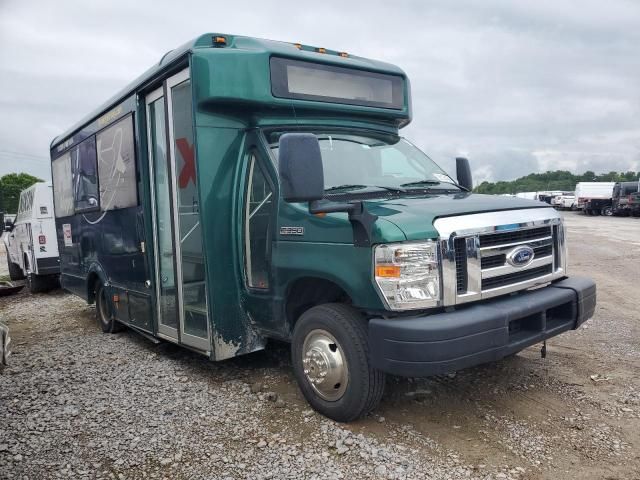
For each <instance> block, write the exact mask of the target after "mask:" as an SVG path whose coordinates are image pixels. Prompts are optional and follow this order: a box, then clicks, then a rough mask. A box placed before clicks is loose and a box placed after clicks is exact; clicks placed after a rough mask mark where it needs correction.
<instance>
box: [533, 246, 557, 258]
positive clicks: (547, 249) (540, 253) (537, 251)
mask: <svg viewBox="0 0 640 480" xmlns="http://www.w3.org/2000/svg"><path fill="white" fill-rule="evenodd" d="M533 253H534V255H535V258H541V257H546V256H549V255H551V254H552V253H553V246H552V245H551V244H549V245H544V246H542V247H536V248H534V249H533Z"/></svg>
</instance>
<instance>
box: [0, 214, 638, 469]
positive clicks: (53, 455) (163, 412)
mask: <svg viewBox="0 0 640 480" xmlns="http://www.w3.org/2000/svg"><path fill="white" fill-rule="evenodd" d="M566 218H567V225H568V228H569V245H570V262H571V274H573V275H578V274H585V275H590V276H592V277H594V278H595V279H596V281H597V282H598V289H599V291H598V301H599V304H598V309H597V312H596V316H595V318H594V319H592V320H591V321H589V322H588V323H587V324H586V325H585V326H584V327H582V328H581V329H579V330H577V331H574V332H569V333H567V334H565V335H562V336H560V337H556V338H555V339H553V340H552V341H550V342H549V346H548V356H547V358H546V359H541V358H540V354H539V346H535V347H531V348H529V349H527V350H525V351H523V352H522V353H520V354H519V355H517V356H515V357H512V358H509V359H505V360H503V361H501V362H496V363H492V364H488V365H484V366H481V367H477V368H472V369H467V370H464V371H460V372H457V374H452V375H448V376H442V377H434V378H430V379H398V378H391V379H390V380H389V384H388V388H387V394H386V395H385V398H384V399H383V402H382V405H381V407H380V408H379V410H378V411H376V412H375V413H374V414H373V415H371V416H370V417H368V418H365V419H363V420H360V421H357V422H354V423H352V424H349V425H342V424H337V423H335V422H332V421H330V420H327V419H325V418H324V417H322V416H320V415H318V414H316V413H315V412H313V411H312V410H310V409H309V407H308V406H307V404H306V403H305V402H304V400H303V398H302V396H301V395H300V393H299V392H298V390H297V387H296V386H295V382H294V380H293V376H292V374H291V370H290V366H289V361H288V356H287V353H288V352H287V349H286V346H283V345H274V346H271V347H270V348H269V349H267V351H265V352H259V353H256V354H252V355H248V356H245V357H240V358H237V359H233V360H230V361H225V362H221V363H213V362H209V361H208V360H207V359H205V358H203V357H201V356H199V355H197V354H194V353H191V352H189V351H187V350H184V349H181V348H178V347H175V346H173V345H170V344H159V345H155V344H153V343H151V342H149V341H148V340H146V339H144V338H142V337H140V336H139V335H136V334H134V333H132V332H123V333H120V334H116V335H104V334H102V333H100V331H99V327H98V326H97V324H96V321H95V310H94V309H93V307H90V306H87V305H86V304H84V302H82V301H81V300H79V299H77V298H75V297H73V296H71V295H69V294H67V293H63V292H62V291H56V292H52V293H49V294H40V295H30V294H28V293H26V292H23V293H21V294H19V295H16V296H13V297H9V298H5V299H0V320H2V321H4V322H6V323H7V324H8V325H9V326H10V328H11V333H12V337H13V342H14V343H13V350H14V355H13V356H12V357H11V358H10V365H9V366H8V367H7V368H6V369H5V370H4V371H3V372H2V374H0V478H2V479H5V478H7V479H9V478H18V479H23V478H24V479H32V478H33V479H36V478H37V479H45V478H73V479H76V478H79V479H82V478H87V479H89V478H105V479H106V478H115V479H125V478H126V479H130V478H159V479H160V478H162V479H164V478H166V479H186V478H194V479H200V478H202V479H227V478H229V479H236V478H252V479H254V478H255V479H261V478H274V479H276V478H305V479H306V478H344V479H348V478H392V479H393V478H397V479H404V478H407V479H409V478H430V479H431V478H433V479H439V478H443V479H444V478H447V479H448V478H482V479H508V478H513V479H559V478H578V477H581V478H585V479H586V478H607V479H634V478H635V479H640V428H639V427H640V382H639V377H640V373H639V372H640V369H639V368H638V367H639V366H640V348H639V343H640V342H639V339H640V335H639V334H640V332H639V327H638V321H637V320H638V315H637V309H638V303H639V302H638V300H640V294H639V293H638V287H637V285H639V284H640V269H639V268H638V267H639V266H640V220H639V219H632V218H604V217H584V216H581V215H579V214H574V213H568V214H566ZM2 253H4V252H2ZM0 265H1V266H2V268H5V265H6V264H5V259H4V258H0ZM2 274H3V271H0V275H2Z"/></svg>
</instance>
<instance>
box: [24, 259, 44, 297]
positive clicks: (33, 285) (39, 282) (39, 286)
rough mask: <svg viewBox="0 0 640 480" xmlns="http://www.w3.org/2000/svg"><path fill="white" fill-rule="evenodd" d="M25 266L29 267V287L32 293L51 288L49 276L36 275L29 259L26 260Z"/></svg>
mask: <svg viewBox="0 0 640 480" xmlns="http://www.w3.org/2000/svg"><path fill="white" fill-rule="evenodd" d="M24 266H25V268H26V269H27V274H26V277H27V288H28V289H29V291H30V292H31V293H42V292H46V291H48V290H50V284H49V277H47V276H41V275H36V274H35V273H34V272H32V271H31V267H30V266H29V262H28V260H27V259H25V261H24Z"/></svg>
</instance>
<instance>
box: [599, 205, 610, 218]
mask: <svg viewBox="0 0 640 480" xmlns="http://www.w3.org/2000/svg"><path fill="white" fill-rule="evenodd" d="M600 214H601V215H604V216H605V217H611V216H612V215H613V208H611V207H604V208H603V209H602V210H601V211H600Z"/></svg>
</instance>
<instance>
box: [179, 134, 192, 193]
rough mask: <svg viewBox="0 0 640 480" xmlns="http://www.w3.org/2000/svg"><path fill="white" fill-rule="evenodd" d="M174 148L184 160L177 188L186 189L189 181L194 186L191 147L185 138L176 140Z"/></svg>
mask: <svg viewBox="0 0 640 480" xmlns="http://www.w3.org/2000/svg"><path fill="white" fill-rule="evenodd" d="M176 147H178V150H179V151H180V155H182V159H183V160H184V166H183V167H182V171H181V172H180V176H179V177H178V186H179V187H180V188H186V187H187V185H189V180H193V184H194V185H195V184H196V164H195V162H194V156H193V146H192V145H189V142H187V139H186V138H178V139H177V140H176Z"/></svg>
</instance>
